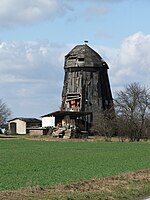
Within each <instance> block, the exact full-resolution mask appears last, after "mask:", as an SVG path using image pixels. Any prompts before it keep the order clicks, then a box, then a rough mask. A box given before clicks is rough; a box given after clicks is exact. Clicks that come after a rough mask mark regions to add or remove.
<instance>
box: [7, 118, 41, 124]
mask: <svg viewBox="0 0 150 200" xmlns="http://www.w3.org/2000/svg"><path fill="white" fill-rule="evenodd" d="M16 119H19V120H21V121H24V122H32V123H37V122H41V120H40V119H36V118H25V117H16V118H13V119H10V120H9V121H8V122H11V121H14V120H16Z"/></svg>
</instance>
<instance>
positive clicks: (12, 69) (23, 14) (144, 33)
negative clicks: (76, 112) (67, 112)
mask: <svg viewBox="0 0 150 200" xmlns="http://www.w3.org/2000/svg"><path fill="white" fill-rule="evenodd" d="M149 7H150V1H149V0H82V1H81V0H28V1H27V0H1V1H0V8H1V10H0V74H1V76H0V98H1V99H2V100H3V101H4V102H6V104H7V105H8V106H9V107H10V109H11V111H12V117H20V116H24V117H40V116H41V115H43V114H45V113H49V112H51V111H54V110H58V109H59V106H60V104H61V90H62V84H63V75H64V74H63V73H64V71H63V66H64V56H65V55H66V54H67V53H68V52H69V51H70V50H71V49H72V48H73V47H74V46H75V45H77V44H83V43H84V40H88V41H89V46H91V47H92V48H93V49H95V50H96V51H97V52H98V53H99V54H100V55H101V56H102V57H103V58H104V59H105V60H106V62H107V63H108V64H109V68H110V69H109V77H110V83H111V88H112V91H113V95H114V96H115V92H116V91H118V90H119V89H121V88H123V87H124V86H125V85H127V84H129V83H131V82H135V81H136V82H139V83H141V84H143V85H146V86H149V85H150V80H149V79H150V78H149V73H150V56H149V54H150V53H149V52H150V26H149V19H150V12H149Z"/></svg>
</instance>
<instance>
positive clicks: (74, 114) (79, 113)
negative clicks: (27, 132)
mask: <svg viewBox="0 0 150 200" xmlns="http://www.w3.org/2000/svg"><path fill="white" fill-rule="evenodd" d="M90 114H92V112H84V111H77V112H75V111H55V112H52V113H48V114H46V115H43V116H41V117H51V116H54V117H64V116H67V115H69V116H70V117H73V118H75V117H82V116H86V115H90Z"/></svg>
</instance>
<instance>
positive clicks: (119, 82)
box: [98, 32, 150, 91]
mask: <svg viewBox="0 0 150 200" xmlns="http://www.w3.org/2000/svg"><path fill="white" fill-rule="evenodd" d="M98 51H99V52H100V54H101V55H102V56H103V57H104V58H105V60H106V61H107V62H108V64H109V66H110V69H109V74H110V81H111V84H112V89H113V91H116V90H118V89H120V88H122V87H123V86H125V85H127V84H129V83H131V82H139V83H140V84H144V85H146V86H150V78H149V74H150V59H149V52H150V35H144V33H142V32H138V33H135V34H133V35H131V36H129V37H127V38H125V39H124V40H123V41H122V44H121V46H120V48H119V49H110V48H106V47H99V48H98Z"/></svg>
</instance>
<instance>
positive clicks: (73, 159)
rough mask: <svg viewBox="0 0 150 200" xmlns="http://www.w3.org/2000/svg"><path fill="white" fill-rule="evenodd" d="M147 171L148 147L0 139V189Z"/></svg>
mask: <svg viewBox="0 0 150 200" xmlns="http://www.w3.org/2000/svg"><path fill="white" fill-rule="evenodd" d="M148 168H150V144H148V143H119V142H111V143H107V142H45V141H30V140H22V139H19V140H18V139H12V140H7V139H6V140H0V190H2V191H4V190H16V189H19V188H22V187H30V186H31V187H32V186H37V185H38V186H40V187H46V186H50V185H55V184H59V183H63V184H66V183H70V182H73V181H81V180H90V179H91V178H94V177H106V176H114V175H118V174H120V173H122V172H132V171H137V170H141V169H148Z"/></svg>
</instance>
